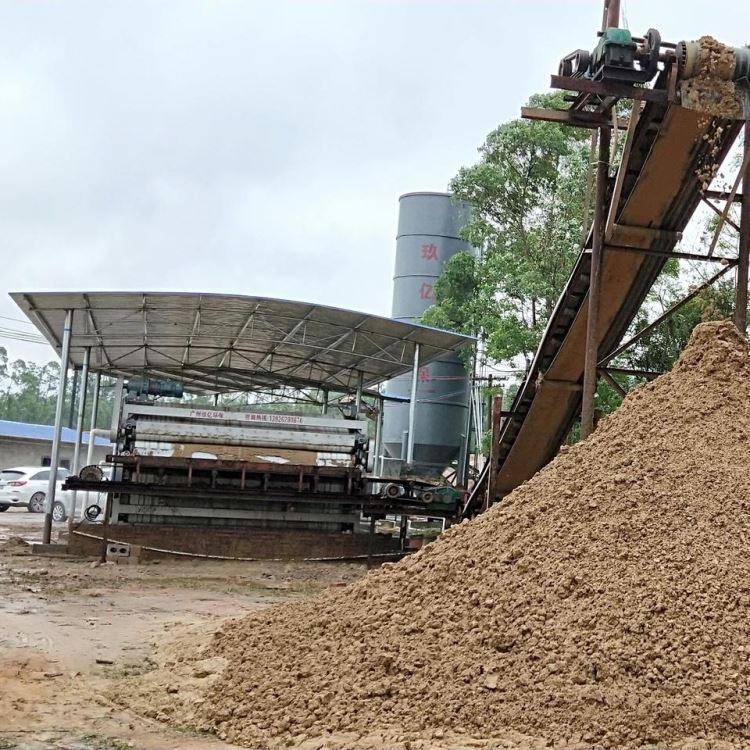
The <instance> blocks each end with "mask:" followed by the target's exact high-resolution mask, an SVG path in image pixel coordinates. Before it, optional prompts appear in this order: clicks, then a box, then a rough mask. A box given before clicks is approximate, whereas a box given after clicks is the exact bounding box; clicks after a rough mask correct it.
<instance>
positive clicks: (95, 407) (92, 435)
mask: <svg viewBox="0 0 750 750" xmlns="http://www.w3.org/2000/svg"><path fill="white" fill-rule="evenodd" d="M101 388H102V374H101V373H100V372H97V373H96V378H95V380H94V393H93V396H92V397H91V421H90V422H89V442H88V446H87V448H86V465H87V466H90V465H91V462H92V461H93V460H94V448H95V447H96V432H95V430H96V420H97V418H98V417H99V391H101ZM85 502H86V505H85V506H84V510H85V509H86V508H87V507H88V504H89V492H88V490H86V500H85Z"/></svg>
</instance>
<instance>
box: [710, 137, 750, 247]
mask: <svg viewBox="0 0 750 750" xmlns="http://www.w3.org/2000/svg"><path fill="white" fill-rule="evenodd" d="M744 146H745V155H744V156H743V158H742V166H741V167H740V170H739V172H737V177H736V178H735V180H734V185H732V190H731V192H730V193H729V197H728V198H727V202H726V204H725V205H724V210H723V211H722V212H721V216H720V217H719V223H718V224H717V225H716V229H715V230H714V236H713V239H712V240H711V245H710V247H709V248H708V254H709V255H713V254H714V250H715V249H716V245H717V244H718V242H719V237H720V236H721V230H722V229H723V228H724V222H725V221H726V219H727V217H728V216H729V209H730V208H731V206H732V202H733V201H734V198H735V196H736V195H737V190H738V189H739V187H740V182H742V178H743V176H744V175H745V173H746V172H747V171H748V169H750V142H748V141H745V144H744ZM742 203H743V205H744V203H745V201H744V200H743V201H742Z"/></svg>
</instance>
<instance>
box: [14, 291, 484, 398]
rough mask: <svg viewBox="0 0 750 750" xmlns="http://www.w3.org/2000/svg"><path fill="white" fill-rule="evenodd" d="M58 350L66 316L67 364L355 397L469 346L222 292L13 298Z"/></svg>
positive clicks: (367, 319) (448, 337) (191, 385)
mask: <svg viewBox="0 0 750 750" xmlns="http://www.w3.org/2000/svg"><path fill="white" fill-rule="evenodd" d="M10 296H11V297H12V298H13V300H14V301H15V302H16V304H17V305H18V306H19V307H20V308H21V310H23V312H24V313H26V315H27V316H28V317H29V319H30V320H31V321H32V322H33V323H34V324H35V325H36V326H37V328H38V329H39V330H40V331H41V332H42V334H43V335H44V337H45V338H46V339H47V341H49V342H50V344H51V345H52V346H53V347H54V348H55V349H56V350H57V352H58V353H59V352H60V348H61V342H62V331H63V325H64V321H65V314H66V311H67V310H73V333H72V338H71V362H72V363H73V364H74V365H80V364H81V363H82V361H83V353H84V350H85V349H86V348H87V347H90V348H91V369H92V370H93V371H95V372H102V373H104V374H108V375H116V376H117V375H124V376H126V377H131V376H143V375H150V376H152V377H159V378H171V379H178V380H180V381H181V382H183V383H184V384H185V387H186V388H187V389H188V390H193V391H211V392H215V391H246V390H252V389H253V388H257V387H277V386H281V385H289V386H295V387H300V388H304V387H321V388H329V389H330V390H337V391H353V390H354V389H356V387H357V384H358V382H359V380H360V373H361V378H362V383H363V385H364V386H365V387H368V386H372V385H375V384H377V383H380V382H382V381H384V380H388V379H390V378H392V377H395V376H396V375H400V374H401V373H404V372H407V371H409V370H410V369H411V368H412V366H413V362H414V351H415V345H416V344H419V346H420V363H427V362H429V361H431V360H433V359H436V358H437V357H440V356H443V355H445V354H449V353H451V352H455V351H457V350H459V349H461V348H462V347H464V346H466V345H470V344H471V343H472V342H473V341H474V339H473V338H472V337H471V336H464V335H461V334H458V333H450V332H448V331H442V330H439V329H436V328H429V327H427V326H421V325H414V324H412V323H404V322H401V321H396V320H391V319H390V318H383V317H379V316H377V315H368V314H365V313H361V312H355V311H353V310H341V309H338V308H335V307H327V306H325V305H316V304H309V303H305V302H292V301H288V300H278V299H269V298H266V297H244V296H238V295H224V294H186V293H166V292H143V293H135V292H14V293H11V295H10Z"/></svg>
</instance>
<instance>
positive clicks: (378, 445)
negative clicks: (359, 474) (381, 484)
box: [372, 398, 383, 476]
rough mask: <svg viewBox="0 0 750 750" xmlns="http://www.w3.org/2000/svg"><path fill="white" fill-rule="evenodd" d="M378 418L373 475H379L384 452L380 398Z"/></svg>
mask: <svg viewBox="0 0 750 750" xmlns="http://www.w3.org/2000/svg"><path fill="white" fill-rule="evenodd" d="M375 403H376V406H377V410H378V416H377V419H376V420H375V447H374V449H373V450H374V454H375V455H374V456H373V457H372V473H373V474H375V475H376V476H377V475H378V461H379V459H380V455H381V454H382V452H383V399H382V398H379V399H378V400H377V401H376V402H375Z"/></svg>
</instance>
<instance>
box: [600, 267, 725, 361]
mask: <svg viewBox="0 0 750 750" xmlns="http://www.w3.org/2000/svg"><path fill="white" fill-rule="evenodd" d="M735 265H736V261H735V263H732V264H731V265H727V266H725V267H724V268H722V269H721V271H719V272H718V273H715V274H714V275H713V276H712V277H711V278H710V279H708V280H706V281H704V282H703V283H702V284H701V285H700V286H698V287H696V288H695V289H693V291H692V292H690V294H688V295H687V297H683V298H682V299H681V300H680V301H679V302H677V303H676V304H674V305H672V307H670V308H669V309H668V310H665V311H664V312H663V313H662V314H661V315H660V316H659V317H658V318H656V320H653V321H652V322H651V323H649V324H648V325H647V326H646V327H645V328H642V329H641V330H640V331H638V333H636V334H635V335H634V336H632V337H631V338H629V339H628V340H627V341H626V342H625V343H623V344H620V346H618V347H617V349H615V350H614V351H612V352H610V353H609V354H608V355H607V356H606V357H604V358H603V359H602V360H601V362H599V365H600V366H604V365H606V364H607V363H608V362H611V361H612V360H613V359H614V358H615V357H616V356H617V355H618V354H622V353H623V352H624V351H625V350H626V349H629V348H630V347H631V346H633V344H635V343H636V342H637V341H640V340H641V339H642V338H643V337H644V336H645V335H646V334H647V333H651V331H653V330H654V328H656V326H658V325H659V324H660V323H663V322H664V321H665V320H667V318H670V317H672V315H673V314H674V313H676V312H677V310H679V309H680V308H681V307H682V306H683V305H686V304H687V303H688V302H690V301H691V300H693V299H695V298H696V297H697V296H698V295H699V294H700V293H701V292H703V291H704V290H706V289H708V287H710V286H711V285H712V284H713V283H715V282H716V281H718V280H719V279H720V278H721V277H722V276H724V274H726V273H727V272H728V271H729V270H730V269H732V268H734V266H735Z"/></svg>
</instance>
